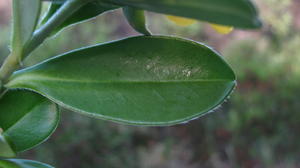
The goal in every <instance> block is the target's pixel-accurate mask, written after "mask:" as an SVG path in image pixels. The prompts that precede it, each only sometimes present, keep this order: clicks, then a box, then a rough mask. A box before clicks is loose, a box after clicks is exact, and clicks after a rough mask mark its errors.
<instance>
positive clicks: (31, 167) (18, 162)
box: [0, 159, 53, 168]
mask: <svg viewBox="0 0 300 168" xmlns="http://www.w3.org/2000/svg"><path fill="white" fill-rule="evenodd" d="M0 167H4V168H53V167H52V166H49V165H47V164H44V163H40V162H36V161H32V160H23V159H3V160H0Z"/></svg>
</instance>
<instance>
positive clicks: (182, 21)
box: [167, 15, 197, 26]
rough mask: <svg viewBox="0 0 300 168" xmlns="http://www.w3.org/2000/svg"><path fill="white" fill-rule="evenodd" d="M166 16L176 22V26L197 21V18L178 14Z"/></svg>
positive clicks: (187, 24)
mask: <svg viewBox="0 0 300 168" xmlns="http://www.w3.org/2000/svg"><path fill="white" fill-rule="evenodd" d="M167 18H168V19H169V20H171V21H172V22H174V23H175V24H177V25H178V26H190V25H192V24H194V23H196V22H197V20H194V19H188V18H184V17H179V16H171V15H167Z"/></svg>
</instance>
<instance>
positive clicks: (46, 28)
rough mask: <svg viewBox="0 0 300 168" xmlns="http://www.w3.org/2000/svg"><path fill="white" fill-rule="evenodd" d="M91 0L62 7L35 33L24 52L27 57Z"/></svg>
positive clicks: (74, 0)
mask: <svg viewBox="0 0 300 168" xmlns="http://www.w3.org/2000/svg"><path fill="white" fill-rule="evenodd" d="M90 1H91V0H68V1H66V2H65V3H64V4H63V6H62V7H60V8H59V10H58V11H57V12H56V13H55V14H54V15H53V16H52V17H51V18H50V19H49V20H48V21H47V23H46V24H44V25H43V26H42V27H41V28H40V29H38V30H37V31H35V33H34V35H33V37H32V39H31V41H30V43H29V44H28V45H27V47H26V48H25V51H24V55H25V57H26V56H27V55H29V54H30V53H31V52H32V51H33V50H34V49H36V48H37V47H38V46H39V45H40V44H41V43H43V41H44V40H45V39H46V38H47V37H49V35H51V33H52V31H53V30H54V29H56V28H57V27H58V26H60V25H61V24H62V23H63V22H64V21H65V20H66V19H67V18H68V17H69V16H71V15H72V14H73V13H74V12H76V11H77V10H78V9H79V8H80V7H82V6H83V5H85V4H87V3H88V2H90Z"/></svg>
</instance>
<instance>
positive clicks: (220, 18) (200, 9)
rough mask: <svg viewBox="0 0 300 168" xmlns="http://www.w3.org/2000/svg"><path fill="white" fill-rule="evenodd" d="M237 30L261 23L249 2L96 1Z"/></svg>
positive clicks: (253, 26)
mask: <svg viewBox="0 0 300 168" xmlns="http://www.w3.org/2000/svg"><path fill="white" fill-rule="evenodd" d="M98 1H104V2H110V3H113V4H117V5H121V6H131V7H136V8H139V9H143V10H149V11H153V12H158V13H164V14H169V15H175V16H182V17H187V18H194V19H197V20H202V21H207V22H211V23H216V24H221V25H230V26H235V27H239V28H246V29H252V28H258V27H260V26H261V22H260V20H259V19H258V16H257V15H258V14H257V11H256V9H255V7H254V5H253V4H252V2H251V1H249V0H98Z"/></svg>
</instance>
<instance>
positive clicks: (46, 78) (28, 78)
mask: <svg viewBox="0 0 300 168" xmlns="http://www.w3.org/2000/svg"><path fill="white" fill-rule="evenodd" d="M24 81H25V82H26V81H30V82H32V81H56V82H65V83H90V84H105V83H140V84H142V83H197V82H233V81H235V79H221V78H220V79H194V80H156V81H155V80H153V81H149V80H144V81H143V80H120V81H118V80H115V81H113V80H110V81H107V80H103V81H100V80H89V79H88V80H87V79H80V80H78V79H66V78H58V77H49V76H43V75H36V74H35V75H32V74H31V75H28V74H26V75H20V76H16V77H15V78H13V79H12V80H11V81H10V82H9V83H8V84H7V85H6V86H7V87H9V86H13V85H16V84H18V83H24Z"/></svg>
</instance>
